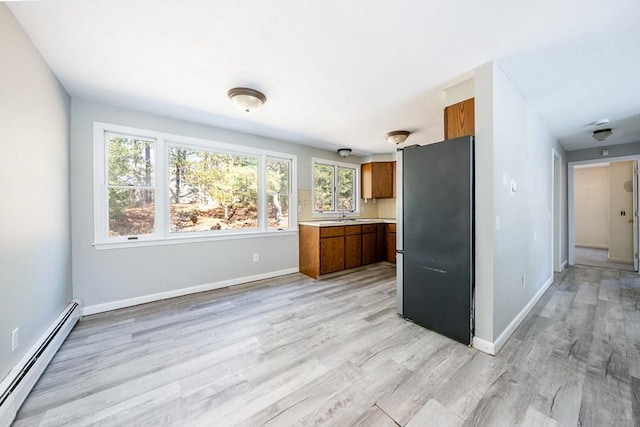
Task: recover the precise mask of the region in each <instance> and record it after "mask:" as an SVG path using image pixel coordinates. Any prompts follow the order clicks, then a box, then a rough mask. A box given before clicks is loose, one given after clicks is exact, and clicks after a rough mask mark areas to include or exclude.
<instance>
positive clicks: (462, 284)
mask: <svg viewBox="0 0 640 427" xmlns="http://www.w3.org/2000/svg"><path fill="white" fill-rule="evenodd" d="M473 166H474V140H473V137H471V136H467V137H461V138H456V139H450V140H447V141H442V142H437V143H434V144H429V145H415V146H411V147H406V148H403V149H400V150H398V156H397V174H398V188H397V192H398V199H397V203H398V215H397V221H398V225H397V235H396V236H397V275H398V277H397V279H398V280H397V286H398V288H397V291H398V293H397V298H398V300H397V303H398V313H399V314H400V315H402V316H403V317H405V318H406V319H409V320H411V321H413V322H415V323H417V324H419V325H422V326H424V327H426V328H428V329H431V330H433V331H435V332H438V333H440V334H442V335H445V336H447V337H449V338H452V339H454V340H456V341H459V342H461V343H464V344H467V345H469V344H471V340H472V338H473V307H474V305H473V291H474V242H473V236H474V168H473Z"/></svg>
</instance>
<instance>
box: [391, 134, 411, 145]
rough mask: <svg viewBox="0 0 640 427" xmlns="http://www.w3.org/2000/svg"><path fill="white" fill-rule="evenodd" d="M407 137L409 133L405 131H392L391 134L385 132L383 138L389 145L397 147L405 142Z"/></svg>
mask: <svg viewBox="0 0 640 427" xmlns="http://www.w3.org/2000/svg"><path fill="white" fill-rule="evenodd" d="M409 135H411V132H409V131H407V130H394V131H393V132H387V133H386V134H385V137H386V138H387V141H389V142H390V143H391V144H395V145H398V144H402V143H403V142H405V141H406V140H407V138H409Z"/></svg>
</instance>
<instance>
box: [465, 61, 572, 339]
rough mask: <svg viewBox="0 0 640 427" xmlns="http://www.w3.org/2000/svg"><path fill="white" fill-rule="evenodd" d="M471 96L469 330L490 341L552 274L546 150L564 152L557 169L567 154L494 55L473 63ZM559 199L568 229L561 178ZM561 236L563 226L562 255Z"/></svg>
mask: <svg viewBox="0 0 640 427" xmlns="http://www.w3.org/2000/svg"><path fill="white" fill-rule="evenodd" d="M475 97H476V100H475V103H476V107H475V114H476V197H475V199H476V263H477V265H476V323H475V326H476V330H475V335H476V337H477V338H479V339H482V340H484V341H487V342H490V343H492V342H495V341H496V340H497V339H498V338H499V337H500V335H501V334H502V333H503V332H504V331H505V329H507V327H508V326H509V324H510V323H511V322H512V321H513V320H514V319H515V318H516V317H517V315H518V314H519V313H520V312H521V311H522V310H523V309H524V308H525V307H526V305H527V304H528V303H529V302H530V301H531V300H532V299H533V297H534V296H535V294H536V293H537V292H538V291H539V290H540V289H541V288H542V287H543V286H544V284H545V282H547V281H548V280H549V279H550V278H551V277H552V264H551V250H552V249H551V220H550V214H551V176H552V175H551V172H552V149H553V148H555V149H556V151H558V152H559V153H560V155H561V156H562V157H563V164H562V170H561V174H562V175H563V176H566V163H564V159H565V158H566V153H565V152H564V150H563V149H562V147H561V146H560V145H559V143H558V142H557V141H556V140H555V139H554V138H553V137H552V136H551V133H550V132H549V131H548V129H547V127H546V125H545V123H544V122H543V121H542V120H541V119H540V117H539V116H538V115H537V114H536V112H535V111H534V110H533V109H532V108H531V107H530V105H529V104H528V102H527V101H526V100H525V99H524V98H523V97H522V95H521V94H520V92H519V91H518V90H517V89H516V88H515V87H514V86H513V84H512V83H511V82H510V80H509V79H508V77H507V76H506V75H505V74H504V73H503V71H502V70H501V69H500V67H499V65H498V64H496V63H495V62H489V63H486V64H484V65H482V66H480V67H478V68H476V70H475ZM505 178H506V185H505V184H504V180H505ZM511 180H514V181H515V182H516V184H517V191H516V193H515V194H514V195H511ZM562 200H563V204H562V207H561V212H562V223H563V225H562V229H563V230H566V218H567V215H566V212H567V206H566V180H565V181H564V182H563V193H562ZM497 217H499V222H500V230H497V229H496V225H497V221H498V219H497ZM566 242H567V237H566V231H565V232H563V236H562V247H563V254H564V255H563V259H566V253H567V251H566V248H567V243H566ZM523 275H525V276H526V287H524V288H523V287H522V276H523Z"/></svg>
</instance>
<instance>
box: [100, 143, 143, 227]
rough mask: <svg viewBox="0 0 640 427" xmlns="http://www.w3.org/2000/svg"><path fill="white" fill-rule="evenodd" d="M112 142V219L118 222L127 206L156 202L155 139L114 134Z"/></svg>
mask: <svg viewBox="0 0 640 427" xmlns="http://www.w3.org/2000/svg"><path fill="white" fill-rule="evenodd" d="M108 144H109V145H108V150H109V151H108V153H109V155H108V178H107V179H108V183H109V221H110V222H113V223H117V222H118V221H120V220H121V216H122V215H123V213H124V212H125V211H126V210H127V209H130V208H132V207H140V206H144V205H148V204H153V188H152V187H153V186H154V142H153V141H150V140H142V139H135V138H128V137H124V136H118V135H111V136H110V137H109V141H108ZM123 187H124V188H123ZM152 226H153V224H151V227H152ZM138 228H140V229H141V230H143V232H144V230H145V227H144V226H140V227H138Z"/></svg>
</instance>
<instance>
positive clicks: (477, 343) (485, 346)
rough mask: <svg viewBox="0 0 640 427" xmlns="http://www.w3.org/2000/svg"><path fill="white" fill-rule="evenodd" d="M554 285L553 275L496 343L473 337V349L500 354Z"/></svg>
mask: <svg viewBox="0 0 640 427" xmlns="http://www.w3.org/2000/svg"><path fill="white" fill-rule="evenodd" d="M565 262H566V261H565ZM552 283H553V275H552V276H551V277H549V278H548V279H547V281H546V282H544V285H542V287H541V288H540V289H539V290H538V292H536V294H535V295H534V296H533V298H531V300H530V301H529V303H528V304H527V305H526V306H525V307H524V308H523V309H522V310H520V313H518V315H517V316H516V317H515V318H514V319H513V320H512V321H511V323H509V326H507V328H506V329H505V330H504V331H502V333H501V334H500V336H499V337H498V339H496V340H495V341H494V342H489V341H486V340H483V339H481V338H478V337H473V347H474V348H476V349H478V350H480V351H483V352H485V353H488V354H491V355H495V354H496V353H498V352H499V351H500V349H501V348H502V347H503V346H504V345H505V343H506V342H507V340H508V339H509V337H510V336H511V335H512V334H513V333H514V332H515V330H516V329H517V328H518V326H520V324H521V323H522V321H523V320H524V318H525V317H527V315H528V314H529V313H530V312H531V310H532V309H533V307H534V306H535V305H536V304H537V303H538V301H539V300H540V298H542V295H544V293H545V292H546V291H547V289H549V286H551V284H552Z"/></svg>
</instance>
